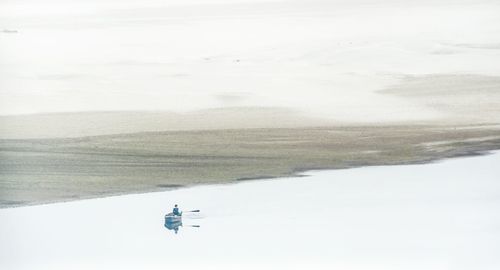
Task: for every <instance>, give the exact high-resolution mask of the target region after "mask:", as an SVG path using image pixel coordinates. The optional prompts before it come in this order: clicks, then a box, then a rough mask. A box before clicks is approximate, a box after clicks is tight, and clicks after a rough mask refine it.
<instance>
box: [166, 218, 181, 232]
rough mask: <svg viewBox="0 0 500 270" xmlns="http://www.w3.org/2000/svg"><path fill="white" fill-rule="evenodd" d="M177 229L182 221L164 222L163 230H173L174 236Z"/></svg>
mask: <svg viewBox="0 0 500 270" xmlns="http://www.w3.org/2000/svg"><path fill="white" fill-rule="evenodd" d="M179 227H182V221H175V222H168V221H165V228H167V229H169V230H171V231H172V230H173V231H174V232H175V233H176V234H177V232H178V231H179Z"/></svg>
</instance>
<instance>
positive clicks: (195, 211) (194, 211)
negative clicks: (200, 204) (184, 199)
mask: <svg viewBox="0 0 500 270" xmlns="http://www.w3.org/2000/svg"><path fill="white" fill-rule="evenodd" d="M188 212H192V213H197V212H200V210H191V211H188Z"/></svg>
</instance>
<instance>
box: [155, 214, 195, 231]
mask: <svg viewBox="0 0 500 270" xmlns="http://www.w3.org/2000/svg"><path fill="white" fill-rule="evenodd" d="M164 226H165V228H167V229H168V230H169V231H174V232H175V233H176V234H177V233H178V232H179V228H180V227H183V225H182V218H181V217H180V216H177V217H175V218H173V217H172V216H171V215H166V216H165V225H164ZM184 227H195V228H199V227H200V225H184Z"/></svg>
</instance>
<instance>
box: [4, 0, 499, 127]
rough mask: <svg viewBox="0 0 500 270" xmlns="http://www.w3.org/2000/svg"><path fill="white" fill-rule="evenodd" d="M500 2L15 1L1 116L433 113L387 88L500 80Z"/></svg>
mask: <svg viewBox="0 0 500 270" xmlns="http://www.w3.org/2000/svg"><path fill="white" fill-rule="evenodd" d="M499 11H500V5H499V3H498V1H493V0H453V1H451V0H432V1H429V0H426V1H423V0H420V1H411V0H384V1H380V0H327V1H325V0H314V1H313V0H182V1H180V0H147V1H144V0H45V1H37V0H2V1H0V31H3V30H5V31H7V32H0V59H1V61H0V86H1V87H0V88H1V89H0V114H24V113H40V112H42V113H43V112H66V111H128V110H139V111H142V110H147V111H150V110H161V111H175V112H185V111H193V110H199V109H206V108H219V107H233V106H236V107H238V106H266V107H289V108H292V109H298V110H301V111H304V112H306V113H311V114H313V115H319V116H321V117H328V118H333V119H338V120H342V121H357V122H359V121H361V122H372V121H402V120H427V119H434V118H436V117H439V116H441V115H440V112H436V111H435V110H433V109H430V108H429V107H426V106H422V105H419V104H417V103H413V102H410V101H407V100H405V99H401V98H397V97H392V96H390V95H381V94H377V93H376V91H377V90H381V89H384V88H386V87H389V86H392V85H394V84H397V83H399V82H400V78H402V77H405V76H407V75H428V74H475V75H494V76H497V75H498V74H499V72H500V66H499V65H498V62H499V61H500V60H499V59H500V53H499V52H500V50H499V48H500V47H499V44H500V34H499V33H500V30H499V28H498V25H499V24H500V16H498V14H499ZM8 31H17V32H16V33H9V32H8ZM448 102H449V101H448ZM467 104H471V101H470V100H468V102H467ZM472 105H474V104H473V103H472ZM462 116H463V115H460V117H462Z"/></svg>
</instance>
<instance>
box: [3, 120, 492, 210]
mask: <svg viewBox="0 0 500 270" xmlns="http://www.w3.org/2000/svg"><path fill="white" fill-rule="evenodd" d="M494 149H500V127H499V126H498V125H475V126H474V125H464V126H445V125H432V126H431V125H411V126H409V125H408V126H407V125H393V126H387V125H386V126H344V127H342V126H340V127H322V128H295V129H290V128H281V129H280V128H278V129H265V128H262V129H232V130H206V131H169V132H149V133H136V134H123V135H106V136H93V137H82V138H60V139H58V138H55V139H10V140H6V139H4V140H0V155H1V156H0V158H1V160H2V162H1V165H0V166H1V167H0V192H1V193H0V198H1V201H0V207H15V206H25V205H33V204H42V203H50V202H57V201H70V200H78V199H83V198H94V197H104V196H111V195H117V194H128V193H142V192H150V191H161V190H168V189H172V188H179V187H186V186H193V185H200V184H214V183H234V182H238V181H250V180H252V179H259V178H273V177H283V176H290V175H297V174H300V172H302V171H305V170H311V169H340V168H351V167H360V166H373V165H395V164H414V163H426V162H432V161H434V160H438V159H442V158H448V157H456V156H465V155H477V154H481V153H483V152H484V151H489V150H494Z"/></svg>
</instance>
